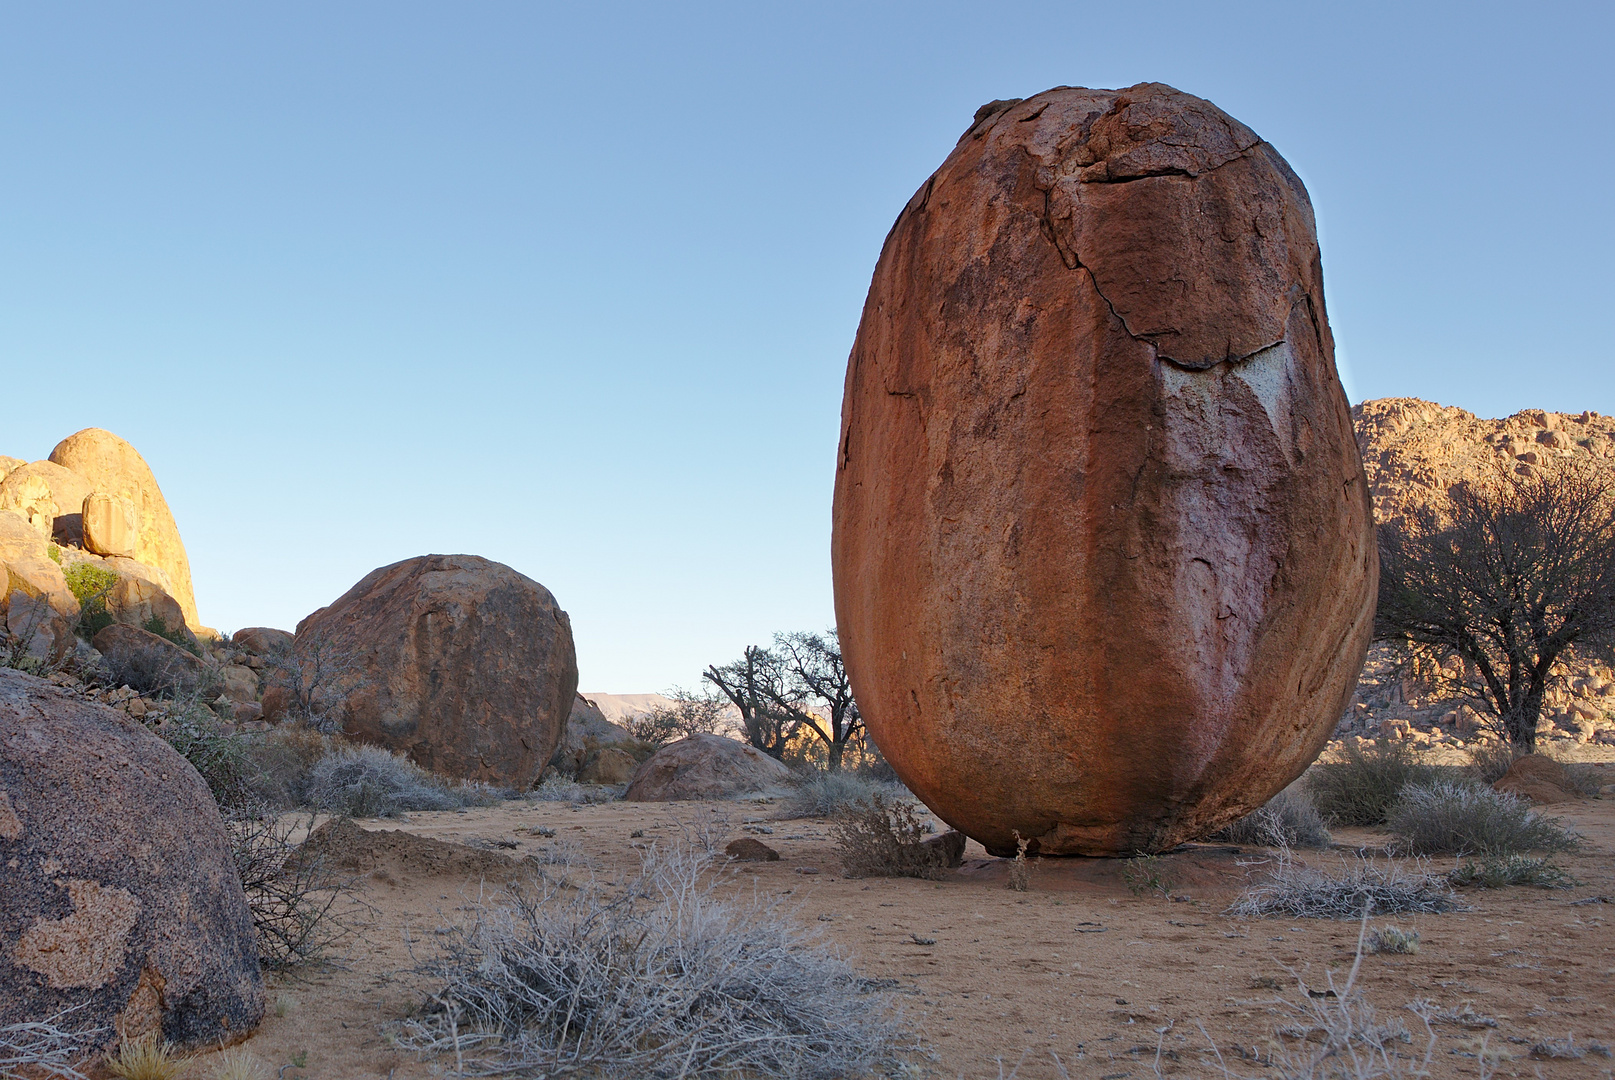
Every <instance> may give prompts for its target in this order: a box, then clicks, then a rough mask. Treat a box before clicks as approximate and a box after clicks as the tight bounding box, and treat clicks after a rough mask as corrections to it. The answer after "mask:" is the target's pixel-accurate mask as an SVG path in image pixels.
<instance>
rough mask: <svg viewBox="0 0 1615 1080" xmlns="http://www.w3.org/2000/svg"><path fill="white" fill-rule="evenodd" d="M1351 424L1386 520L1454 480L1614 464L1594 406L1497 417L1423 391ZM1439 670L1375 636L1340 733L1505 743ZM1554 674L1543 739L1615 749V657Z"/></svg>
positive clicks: (1614, 429) (1382, 404) (1613, 434)
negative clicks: (1404, 656) (1401, 656)
mask: <svg viewBox="0 0 1615 1080" xmlns="http://www.w3.org/2000/svg"><path fill="white" fill-rule="evenodd" d="M1352 423H1353V427H1354V428H1355V430H1356V433H1357V446H1358V450H1359V451H1360V452H1361V454H1362V458H1363V472H1364V475H1365V476H1366V478H1367V482H1368V490H1369V494H1370V496H1371V497H1372V498H1373V501H1374V517H1375V520H1376V522H1378V523H1380V524H1385V523H1387V522H1392V521H1396V520H1398V519H1399V518H1401V517H1402V516H1404V515H1405V514H1406V513H1407V512H1408V511H1409V510H1410V509H1413V508H1417V507H1424V506H1429V505H1430V504H1432V503H1434V502H1437V501H1439V500H1440V499H1442V498H1444V497H1445V496H1446V494H1447V492H1448V491H1449V490H1451V489H1452V488H1453V487H1454V486H1455V485H1458V484H1461V483H1479V482H1484V481H1486V480H1488V479H1490V478H1494V477H1497V476H1499V475H1506V474H1509V473H1513V474H1518V475H1530V474H1531V472H1533V471H1534V470H1536V469H1539V468H1542V467H1544V466H1546V465H1547V464H1549V463H1550V462H1551V461H1552V460H1554V459H1556V458H1577V457H1579V458H1584V459H1586V460H1589V461H1593V462H1597V463H1601V464H1603V465H1605V466H1607V467H1608V468H1610V469H1615V417H1610V416H1604V415H1601V414H1599V413H1595V412H1591V411H1586V412H1581V413H1556V412H1548V411H1545V410H1542V409H1523V410H1521V411H1519V412H1517V413H1514V414H1513V415H1511V416H1506V417H1502V418H1500V419H1487V418H1485V417H1479V416H1476V415H1475V414H1474V413H1471V412H1468V411H1466V410H1464V409H1460V408H1457V407H1456V406H1452V405H1439V404H1437V403H1435V402H1431V401H1424V400H1421V399H1419V398H1379V399H1375V400H1372V401H1365V402H1363V403H1362V404H1360V405H1357V406H1354V407H1353V408H1352ZM1448 663H1449V665H1450V664H1454V663H1457V661H1456V660H1452V661H1449V662H1448ZM1436 674H1437V673H1436V672H1425V671H1421V670H1418V669H1416V668H1413V667H1412V666H1410V665H1404V664H1401V663H1399V662H1398V657H1397V654H1396V650H1395V649H1393V648H1391V647H1390V646H1386V645H1376V646H1375V647H1374V648H1373V649H1372V650H1371V651H1370V653H1369V657H1368V663H1367V664H1366V665H1365V666H1364V668H1363V674H1362V676H1361V678H1360V679H1359V680H1358V684H1357V691H1356V694H1355V695H1354V696H1353V698H1352V703H1351V706H1350V708H1349V709H1348V711H1347V713H1346V715H1345V717H1344V718H1343V719H1342V721H1341V724H1340V727H1339V734H1340V735H1341V736H1343V737H1346V738H1356V739H1371V738H1395V739H1400V740H1404V741H1407V742H1410V743H1412V744H1413V745H1415V746H1420V747H1442V746H1446V747H1451V748H1454V749H1464V748H1467V747H1470V746H1473V745H1475V744H1477V743H1479V744H1484V743H1488V742H1495V741H1496V737H1495V736H1493V735H1491V734H1490V733H1488V732H1487V731H1486V730H1485V728H1484V725H1483V722H1482V717H1481V715H1480V713H1478V712H1477V711H1476V710H1475V709H1474V708H1473V707H1472V706H1470V705H1468V704H1467V703H1465V702H1464V701H1462V700H1459V699H1455V698H1452V697H1450V696H1446V695H1444V694H1443V693H1441V692H1440V690H1439V689H1438V682H1437V680H1436V678H1435V677H1434V676H1436ZM1554 675H1555V679H1554V681H1553V683H1552V684H1551V685H1550V687H1549V689H1548V693H1547V697H1546V700H1545V702H1544V707H1543V717H1542V720H1541V722H1540V723H1539V724H1538V725H1537V733H1538V737H1539V738H1543V739H1547V740H1549V741H1550V745H1551V742H1552V741H1553V740H1561V741H1566V742H1574V743H1576V744H1580V745H1588V744H1596V745H1602V746H1608V747H1611V748H1615V671H1612V670H1611V667H1610V665H1609V663H1608V662H1607V661H1606V660H1605V659H1603V658H1600V657H1596V656H1577V655H1572V656H1570V657H1569V658H1568V659H1567V660H1566V661H1565V662H1564V663H1561V664H1559V665H1558V666H1557V667H1556V668H1555V671H1554Z"/></svg>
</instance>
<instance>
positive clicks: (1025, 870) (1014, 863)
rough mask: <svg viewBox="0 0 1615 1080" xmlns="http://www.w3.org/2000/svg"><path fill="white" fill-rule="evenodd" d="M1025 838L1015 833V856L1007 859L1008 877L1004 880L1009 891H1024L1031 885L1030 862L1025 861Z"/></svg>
mask: <svg viewBox="0 0 1615 1080" xmlns="http://www.w3.org/2000/svg"><path fill="white" fill-rule="evenodd" d="M1026 848H1027V843H1026V838H1025V837H1023V836H1021V834H1020V833H1019V832H1017V833H1016V834H1015V857H1014V858H1013V859H1011V860H1010V861H1009V878H1008V880H1007V881H1006V882H1005V884H1006V885H1008V886H1009V889H1010V891H1011V892H1026V891H1027V890H1028V889H1030V888H1031V887H1032V864H1031V863H1029V862H1027V861H1026Z"/></svg>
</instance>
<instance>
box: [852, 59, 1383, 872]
mask: <svg viewBox="0 0 1615 1080" xmlns="http://www.w3.org/2000/svg"><path fill="white" fill-rule="evenodd" d="M832 565H833V570H834V575H835V592H836V623H837V627H838V629H839V630H840V633H841V642H842V648H843V650H844V654H845V657H846V664H847V670H848V673H849V675H850V676H851V680H852V685H853V690H854V692H855V693H856V695H857V699H858V703H859V705H860V706H861V708H862V710H863V714H864V717H865V718H866V720H867V722H868V725H869V729H870V731H871V733H872V734H873V736H874V738H875V740H876V742H877V743H878V744H879V745H880V748H881V750H882V751H883V752H884V753H885V755H886V757H887V758H888V759H889V760H890V761H891V763H892V765H893V767H894V768H895V769H896V770H897V772H898V774H899V776H901V777H902V779H903V781H904V782H905V783H906V784H907V785H908V786H909V788H910V789H912V790H913V791H914V793H915V794H916V795H918V796H919V797H920V798H921V799H923V800H924V801H925V802H926V804H927V805H929V806H930V807H931V808H932V809H933V810H935V811H936V812H937V814H938V815H939V816H940V817H942V818H943V819H944V820H946V821H947V822H948V823H949V824H951V825H953V826H954V827H955V828H958V829H960V830H962V831H963V832H965V833H967V834H969V835H970V836H973V837H975V838H977V839H978V840H980V841H982V842H983V843H984V844H985V845H986V846H987V848H988V849H989V850H990V851H993V852H995V853H1000V854H1004V853H1010V852H1012V851H1014V849H1015V845H1016V838H1017V834H1018V835H1019V836H1020V837H1022V838H1024V839H1025V840H1027V841H1028V843H1029V847H1030V850H1032V851H1035V852H1041V853H1043V854H1089V855H1109V854H1122V853H1130V852H1147V851H1158V850H1162V849H1164V848H1167V847H1171V846H1172V845H1174V844H1176V843H1178V842H1180V841H1183V840H1188V839H1193V838H1195V837H1198V836H1202V835H1204V834H1206V833H1208V832H1210V831H1211V830H1213V829H1216V828H1217V827H1219V826H1220V825H1222V824H1223V823H1225V822H1227V821H1230V820H1232V819H1235V818H1237V817H1239V816H1241V815H1243V814H1245V813H1246V812H1248V811H1249V810H1251V809H1253V808H1255V807H1257V806H1260V805H1261V804H1262V803H1263V802H1265V801H1266V800H1267V799H1268V798H1269V797H1270V796H1271V795H1273V794H1274V793H1276V792H1277V791H1279V790H1280V789H1281V788H1283V787H1284V786H1285V785H1286V784H1288V783H1289V782H1290V781H1291V780H1293V779H1294V778H1295V777H1296V776H1298V775H1299V774H1300V773H1301V772H1302V771H1303V770H1304V769H1305V767H1306V766H1307V764H1308V763H1309V762H1311V761H1312V760H1313V758H1314V757H1315V756H1316V755H1317V753H1318V752H1319V750H1320V749H1321V748H1322V747H1323V744H1324V742H1325V741H1326V739H1327V737H1328V735H1329V733H1330V731H1331V729H1332V727H1333V725H1334V724H1335V722H1336V721H1337V720H1338V718H1339V716H1340V714H1341V712H1342V710H1343V709H1344V707H1345V705H1346V703H1347V701H1348V698H1349V696H1350V694H1351V692H1352V688H1353V685H1354V683H1355V680H1356V677H1357V674H1358V672H1359V670H1360V668H1361V666H1362V661H1363V657H1364V653H1365V651H1366V649H1367V644H1368V639H1369V633H1370V629H1371V624H1372V616H1373V605H1374V595H1375V586H1376V580H1377V575H1378V564H1377V561H1376V555H1375V546H1374V539H1373V524H1372V520H1371V517H1370V510H1369V502H1368V498H1367V493H1366V491H1365V489H1364V482H1363V469H1362V463H1361V460H1360V458H1359V457H1358V452H1357V446H1356V443H1355V441H1354V439H1353V435H1352V426H1351V417H1350V415H1349V413H1348V406H1347V402H1346V396H1345V394H1344V392H1343V391H1342V389H1341V385H1340V380H1339V378H1338V376H1337V375H1336V373H1335V366H1334V344H1333V341H1332V339H1331V337H1330V333H1329V324H1328V321H1327V319H1326V318H1325V315H1324V304H1323V277H1322V271H1321V267H1320V263H1319V256H1318V244H1317V236H1316V229H1315V226H1314V222H1313V215H1312V208H1311V204H1310V203H1309V201H1308V199H1307V194H1306V190H1305V188H1303V186H1302V184H1301V181H1300V180H1299V179H1298V178H1297V177H1296V175H1295V173H1294V172H1293V171H1292V170H1291V169H1290V167H1289V166H1288V165H1287V164H1286V163H1285V161H1284V159H1283V158H1281V157H1280V156H1279V155H1278V153H1277V151H1275V150H1274V149H1273V148H1272V147H1271V146H1269V145H1268V144H1267V143H1265V142H1263V141H1262V140H1261V139H1260V138H1258V137H1257V136H1256V135H1255V134H1254V133H1252V132H1251V131H1250V129H1248V128H1246V127H1245V126H1244V125H1243V124H1241V123H1239V122H1238V121H1237V120H1235V119H1233V118H1232V117H1230V116H1228V115H1227V114H1226V113H1224V112H1222V111H1221V110H1220V109H1218V108H1217V107H1216V106H1214V105H1212V104H1210V103H1209V102H1206V101H1203V100H1201V99H1199V98H1196V97H1192V96H1190V95H1188V94H1184V93H1181V92H1179V91H1177V90H1174V89H1172V88H1171V87H1168V86H1163V85H1161V84H1156V83H1150V84H1144V85H1140V86H1135V87H1132V88H1130V89H1127V90H1121V91H1112V90H1085V89H1075V88H1060V89H1055V90H1050V91H1047V92H1045V93H1042V94H1039V95H1037V96H1036V97H1033V98H1030V99H1027V100H1024V101H1012V102H994V103H992V104H991V105H989V106H985V107H983V109H982V110H980V112H978V113H977V116H976V122H975V123H974V125H973V126H972V127H971V128H970V130H969V131H968V132H966V134H965V135H964V136H963V137H962V138H961V139H960V141H959V144H958V145H957V146H956V147H955V148H954V150H953V152H952V154H950V155H949V157H948V159H947V161H945V162H944V163H943V165H942V167H941V168H940V169H938V170H937V172H936V173H935V174H934V175H933V176H932V177H931V178H930V179H929V180H927V181H926V182H925V184H924V185H923V186H922V187H921V188H920V190H919V191H918V192H917V193H916V194H915V195H914V197H913V198H912V199H911V200H910V201H909V203H908V206H907V207H906V208H905V209H904V210H903V212H902V213H901V214H900V215H899V217H898V219H897V224H896V225H895V226H894V227H893V228H892V231H891V233H890V234H889V235H888V237H887V238H886V243H885V247H884V248H883V249H882V251H881V255H880V261H879V263H878V264H877V265H876V268H875V274H874V280H873V282H872V283H871V285H870V289H869V297H868V299H867V300H866V302H865V304H864V311H863V318H862V321H861V323H860V325H859V328H858V337H857V341H856V343H855V344H854V346H853V350H852V356H851V358H850V360H849V363H848V368H847V381H846V393H845V397H844V399H843V404H842V426H841V443H840V447H839V453H838V457H837V470H836V487H835V515H834V533H833V538H832Z"/></svg>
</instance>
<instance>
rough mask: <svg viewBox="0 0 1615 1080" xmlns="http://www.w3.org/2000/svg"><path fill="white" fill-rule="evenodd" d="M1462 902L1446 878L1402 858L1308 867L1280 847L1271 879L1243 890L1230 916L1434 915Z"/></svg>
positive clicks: (1458, 905)
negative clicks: (1331, 869) (1334, 867)
mask: <svg viewBox="0 0 1615 1080" xmlns="http://www.w3.org/2000/svg"><path fill="white" fill-rule="evenodd" d="M1460 907H1461V905H1460V904H1459V902H1458V898H1457V896H1456V895H1455V894H1454V893H1453V891H1452V887H1451V886H1450V885H1449V884H1448V883H1447V879H1446V878H1445V877H1443V876H1441V875H1439V874H1432V873H1429V872H1428V871H1427V870H1425V869H1423V867H1420V868H1419V869H1416V870H1410V869H1408V868H1407V867H1406V866H1405V865H1404V864H1403V863H1402V862H1401V861H1391V862H1378V861H1375V860H1373V859H1367V858H1364V857H1363V856H1361V855H1357V856H1354V857H1353V858H1352V859H1350V860H1346V859H1342V860H1340V865H1339V867H1338V870H1337V871H1336V872H1334V873H1330V872H1326V871H1325V870H1324V869H1322V868H1321V867H1314V866H1305V865H1302V864H1301V863H1298V862H1296V861H1295V860H1294V859H1292V858H1291V857H1290V854H1289V852H1288V851H1281V852H1280V854H1279V857H1278V858H1277V859H1276V860H1275V864H1274V867H1273V869H1272V870H1271V871H1270V872H1269V874H1268V876H1267V880H1265V881H1261V882H1258V883H1256V884H1255V885H1252V886H1251V887H1249V888H1247V889H1246V890H1245V891H1244V892H1242V893H1240V895H1239V899H1238V900H1236V901H1235V902H1234V904H1233V906H1232V907H1230V908H1229V909H1228V913H1229V914H1230V915H1244V916H1255V917H1260V916H1272V915H1283V916H1289V917H1290V918H1296V919H1352V918H1360V917H1363V916H1364V915H1365V914H1366V915H1404V914H1436V913H1439V912H1443V911H1454V910H1458V909H1459V908H1460Z"/></svg>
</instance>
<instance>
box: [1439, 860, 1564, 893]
mask: <svg viewBox="0 0 1615 1080" xmlns="http://www.w3.org/2000/svg"><path fill="white" fill-rule="evenodd" d="M1447 880H1448V881H1451V882H1452V883H1453V884H1454V885H1457V886H1458V887H1459V888H1463V887H1465V886H1470V887H1473V888H1477V889H1501V888H1503V887H1504V886H1506V885H1535V886H1537V887H1539V888H1543V889H1570V888H1574V887H1575V886H1576V885H1578V884H1579V882H1577V881H1576V879H1575V878H1573V877H1571V876H1570V874H1569V873H1568V872H1567V871H1566V870H1565V869H1564V868H1563V867H1561V866H1556V865H1555V864H1554V862H1553V860H1552V859H1550V858H1533V857H1531V856H1529V855H1488V856H1486V857H1485V858H1482V859H1479V860H1472V861H1470V862H1466V863H1464V864H1463V865H1461V866H1458V867H1457V868H1455V869H1454V870H1453V871H1452V873H1450V874H1448V875H1447Z"/></svg>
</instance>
